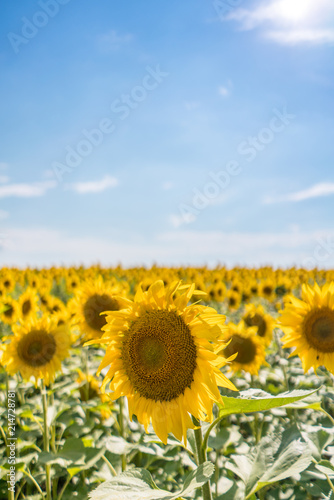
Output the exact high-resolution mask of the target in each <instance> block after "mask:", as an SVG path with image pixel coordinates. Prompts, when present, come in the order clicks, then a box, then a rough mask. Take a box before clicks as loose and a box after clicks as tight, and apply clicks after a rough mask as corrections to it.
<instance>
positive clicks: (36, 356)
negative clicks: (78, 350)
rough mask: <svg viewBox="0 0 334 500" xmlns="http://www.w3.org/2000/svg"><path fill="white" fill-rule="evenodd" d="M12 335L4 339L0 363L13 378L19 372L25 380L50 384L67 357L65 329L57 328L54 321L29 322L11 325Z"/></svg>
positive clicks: (68, 337) (35, 320)
mask: <svg viewBox="0 0 334 500" xmlns="http://www.w3.org/2000/svg"><path fill="white" fill-rule="evenodd" d="M12 328H13V332H14V335H10V336H8V337H6V338H5V340H8V341H9V342H8V343H3V344H2V346H1V349H2V351H3V356H2V359H1V363H2V364H3V365H4V366H5V367H6V369H7V372H8V373H9V374H10V375H13V374H15V373H17V372H20V373H21V375H22V378H23V379H24V380H29V379H30V378H31V377H34V378H35V383H36V385H37V381H38V380H39V379H43V380H44V382H45V384H46V385H49V384H50V382H53V380H54V378H55V372H56V371H58V370H61V361H62V360H63V359H64V358H65V357H66V356H67V355H68V349H69V347H70V334H69V330H68V328H67V327H66V326H65V325H62V326H60V327H57V325H56V322H55V321H54V319H53V318H50V317H42V318H40V319H31V320H30V321H27V322H25V324H24V325H14V326H13V327H12Z"/></svg>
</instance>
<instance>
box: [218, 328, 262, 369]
mask: <svg viewBox="0 0 334 500" xmlns="http://www.w3.org/2000/svg"><path fill="white" fill-rule="evenodd" d="M227 327H228V330H227V332H226V333H225V337H224V338H225V341H227V342H228V341H229V344H228V345H227V347H226V348H225V350H224V354H225V355H226V356H234V355H235V354H237V356H236V357H235V359H234V360H233V361H232V362H231V366H230V368H231V370H232V371H233V372H234V373H236V372H238V371H240V370H244V371H245V372H248V373H250V374H251V375H257V374H258V371H259V369H260V367H261V366H263V365H266V364H267V363H266V360H265V345H264V343H263V341H262V340H261V338H260V337H259V336H257V335H256V327H250V328H247V327H245V324H244V323H243V322H242V321H240V323H238V324H237V325H235V324H234V323H229V324H228V325H227Z"/></svg>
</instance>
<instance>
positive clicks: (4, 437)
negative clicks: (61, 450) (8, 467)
mask: <svg viewBox="0 0 334 500" xmlns="http://www.w3.org/2000/svg"><path fill="white" fill-rule="evenodd" d="M8 392H9V376H8V373H7V372H6V406H7V416H8ZM7 432H8V424H7ZM1 433H2V435H3V439H4V442H5V446H6V451H7V457H9V447H8V446H7V436H6V434H5V432H4V430H3V429H2V427H1ZM14 495H15V493H14V491H11V490H9V489H8V500H14Z"/></svg>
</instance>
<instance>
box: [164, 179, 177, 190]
mask: <svg viewBox="0 0 334 500" xmlns="http://www.w3.org/2000/svg"><path fill="white" fill-rule="evenodd" d="M173 186H174V184H173V183H172V182H171V181H165V182H164V183H163V184H162V189H163V190H164V191H169V190H170V189H172V188H173Z"/></svg>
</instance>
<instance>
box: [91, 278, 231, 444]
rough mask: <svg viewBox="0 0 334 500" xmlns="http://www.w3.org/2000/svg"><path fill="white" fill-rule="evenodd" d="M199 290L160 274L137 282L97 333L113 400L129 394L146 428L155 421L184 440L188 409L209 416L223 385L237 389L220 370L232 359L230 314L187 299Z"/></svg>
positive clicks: (160, 430) (159, 429)
mask: <svg viewBox="0 0 334 500" xmlns="http://www.w3.org/2000/svg"><path fill="white" fill-rule="evenodd" d="M194 292H195V285H191V286H190V285H185V286H181V282H177V281H176V282H173V283H171V284H170V285H169V286H168V287H166V288H165V287H164V284H163V282H162V281H156V282H155V283H154V284H152V286H150V287H149V289H148V291H147V292H143V291H142V289H141V287H139V289H138V291H137V293H136V295H135V298H134V302H132V301H130V300H127V299H123V298H120V297H118V298H117V300H119V302H120V304H121V305H122V306H123V307H124V309H123V310H122V311H118V312H110V313H109V314H108V315H107V325H106V326H105V327H104V328H103V330H105V333H104V335H103V336H102V338H101V339H100V342H101V343H105V344H108V346H107V351H106V355H105V357H104V359H103V360H102V363H101V365H100V367H99V372H100V371H101V370H102V369H103V368H106V367H107V366H108V365H110V368H109V371H108V373H107V374H106V376H105V378H104V381H103V384H102V390H105V388H106V386H107V385H108V384H110V389H111V390H112V391H113V393H112V394H111V398H112V399H113V400H115V399H117V398H119V397H120V396H126V397H127V399H128V402H129V412H130V418H132V416H133V415H136V416H137V419H138V421H139V422H140V423H142V424H143V425H144V427H145V430H146V431H147V429H148V425H149V423H150V422H152V425H153V428H154V430H155V432H156V434H157V436H158V437H159V438H160V439H161V441H163V442H164V443H166V442H167V436H168V433H170V432H172V433H173V434H174V435H175V437H176V438H177V439H179V440H181V439H182V437H183V439H184V441H185V442H186V439H187V438H186V433H187V429H188V428H194V424H193V422H192V420H191V418H190V414H191V415H193V416H194V417H196V418H197V419H200V420H211V419H212V406H213V403H214V402H222V400H221V396H220V392H219V389H218V386H221V387H226V388H229V389H231V390H236V388H235V387H234V385H233V384H232V383H231V382H230V381H229V380H228V379H227V378H226V377H225V376H224V375H223V374H222V373H221V372H220V370H219V368H220V367H222V366H224V365H225V364H226V363H227V362H228V360H226V359H225V357H223V356H222V355H221V354H220V352H221V350H222V349H223V348H224V347H225V344H224V343H223V341H222V340H221V335H222V332H223V331H224V328H225V326H224V323H225V316H222V315H220V314H217V312H216V311H215V310H214V309H212V308H211V307H206V306H201V305H198V304H193V305H189V306H188V303H189V301H190V300H191V297H192V295H193V294H194ZM175 294H176V297H175ZM95 342H96V341H95ZM93 343H94V341H91V342H89V344H93Z"/></svg>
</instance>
